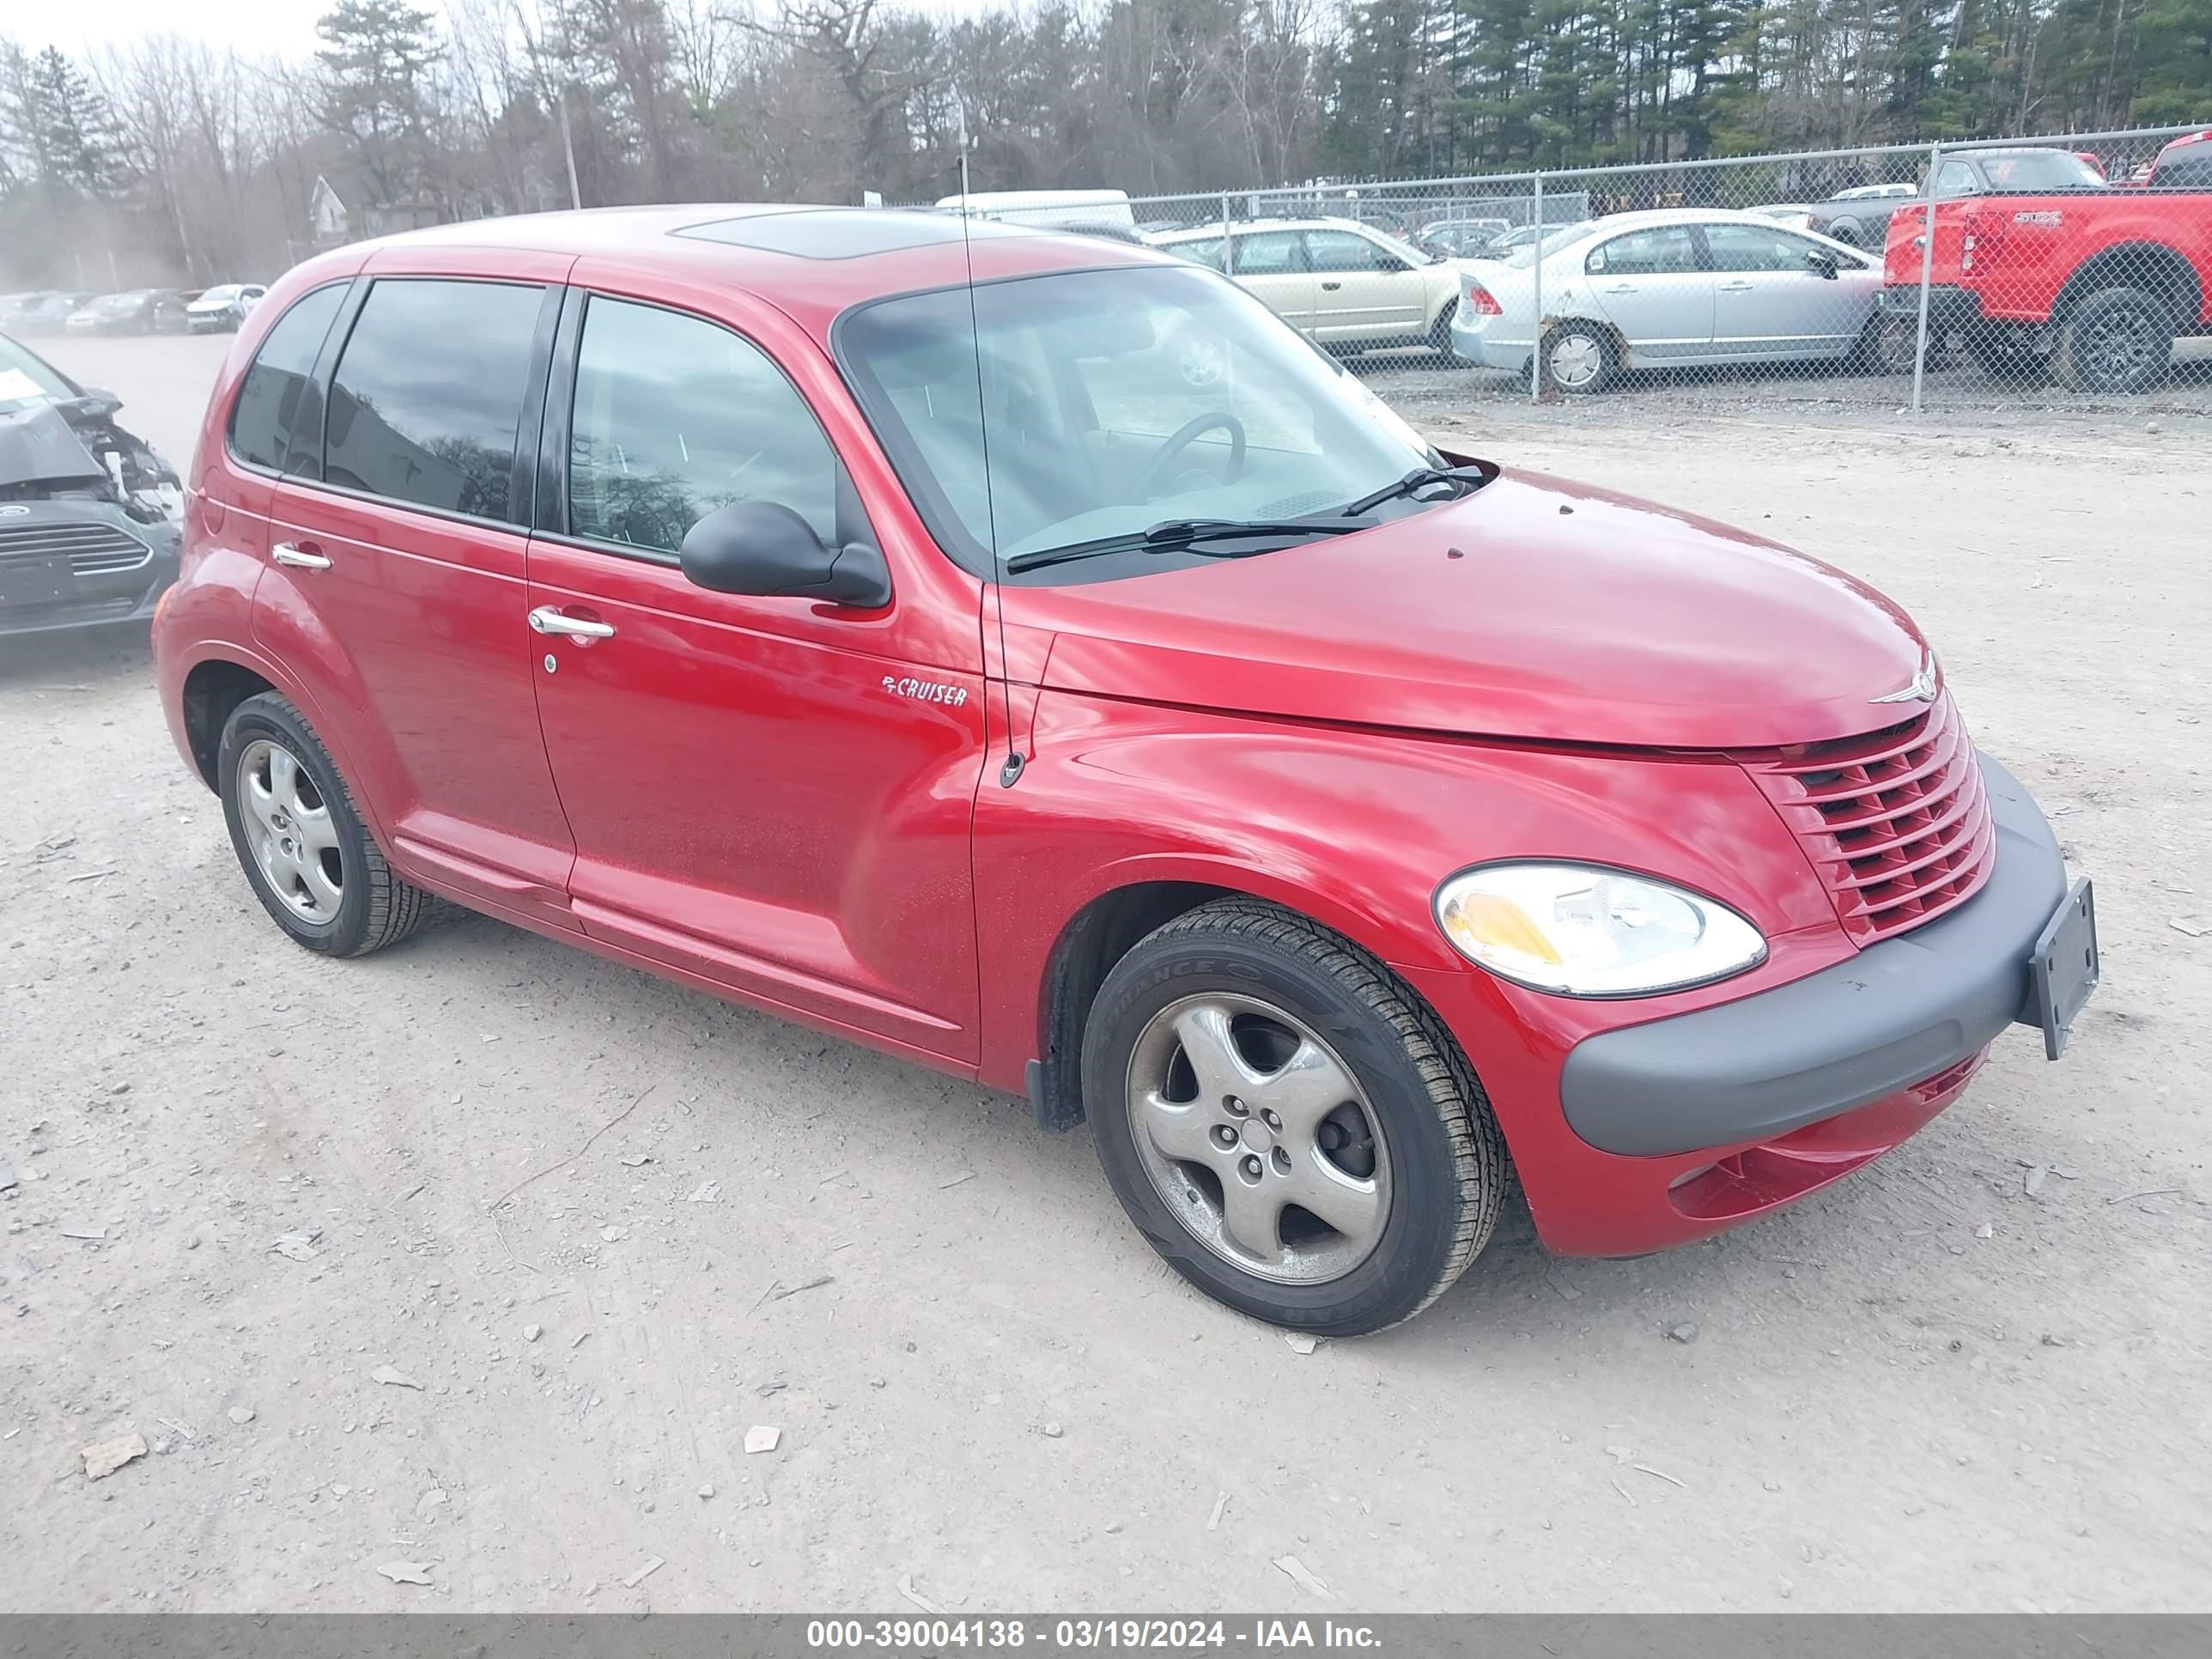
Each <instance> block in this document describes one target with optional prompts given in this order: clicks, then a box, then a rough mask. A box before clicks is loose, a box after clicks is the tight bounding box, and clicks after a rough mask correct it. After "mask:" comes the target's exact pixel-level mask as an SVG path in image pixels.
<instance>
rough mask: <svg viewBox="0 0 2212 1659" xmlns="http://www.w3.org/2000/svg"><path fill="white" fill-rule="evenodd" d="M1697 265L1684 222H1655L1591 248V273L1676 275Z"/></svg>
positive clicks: (1694, 247)
mask: <svg viewBox="0 0 2212 1659" xmlns="http://www.w3.org/2000/svg"><path fill="white" fill-rule="evenodd" d="M1697 268H1698V249H1697V245H1696V243H1695V242H1693V241H1692V240H1691V237H1690V228H1689V226H1687V225H1654V226H1653V227H1652V228H1650V229H1649V230H1632V231H1630V232H1629V233H1628V234H1626V236H1616V237H1614V238H1613V240H1611V241H1609V242H1606V243H1603V244H1601V245H1600V246H1597V247H1595V248H1593V249H1592V250H1591V251H1590V256H1589V271H1590V273H1591V274H1592V275H1593V276H1595V275H1597V274H1599V273H1601V272H1602V273H1603V274H1604V275H1606V276H1681V275H1683V274H1684V273H1686V272H1689V271H1694V270H1697Z"/></svg>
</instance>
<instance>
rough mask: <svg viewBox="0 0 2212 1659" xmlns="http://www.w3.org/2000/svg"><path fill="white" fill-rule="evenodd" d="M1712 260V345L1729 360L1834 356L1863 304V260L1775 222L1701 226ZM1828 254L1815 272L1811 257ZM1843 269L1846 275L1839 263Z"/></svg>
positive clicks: (1857, 324) (1850, 339) (1857, 322)
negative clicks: (1825, 269) (1825, 271)
mask: <svg viewBox="0 0 2212 1659" xmlns="http://www.w3.org/2000/svg"><path fill="white" fill-rule="evenodd" d="M1701 229H1702V230H1703V232H1704V234H1705V247H1706V250H1707V252H1709V253H1710V254H1711V257H1712V264H1713V349H1714V351H1715V352H1716V353H1717V354H1719V355H1722V356H1731V357H1840V356H1844V354H1845V353H1847V352H1849V351H1850V349H1851V347H1852V346H1853V345H1854V344H1855V343H1857V340H1858V335H1859V331H1860V330H1861V329H1862V328H1863V327H1864V326H1865V325H1866V320H1867V316H1868V313H1869V309H1870V307H1869V305H1868V303H1867V301H1868V293H1867V283H1866V282H1865V281H1864V279H1863V276H1862V275H1861V273H1862V272H1863V270H1864V269H1865V267H1864V266H1863V264H1862V263H1861V262H1860V261H1859V260H1858V259H1857V258H1855V257H1854V256H1852V255H1850V254H1848V253H1831V252H1830V250H1827V249H1824V248H1822V247H1820V245H1819V244H1818V243H1816V242H1812V241H1808V240H1806V239H1805V238H1804V237H1802V236H1800V235H1798V234H1796V233H1795V232H1794V231H1788V230H1784V229H1782V228H1780V227H1779V226H1778V227H1776V228H1773V229H1771V230H1770V229H1767V228H1764V227H1760V226H1753V225H1739V224H1709V225H1705V226H1703V227H1701ZM1816 252H1818V253H1822V254H1826V255H1828V256H1829V258H1828V264H1829V270H1830V274H1829V275H1826V276H1823V275H1822V274H1821V272H1820V270H1819V269H1818V268H1817V267H1816V266H1815V265H1814V264H1813V255H1814V254H1815V253H1816ZM1846 265H1848V266H1849V267H1850V270H1849V273H1848V275H1849V276H1850V280H1848V281H1847V280H1845V276H1846V272H1845V271H1844V269H1843V267H1844V266H1846Z"/></svg>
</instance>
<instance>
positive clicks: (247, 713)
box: [216, 691, 442, 957]
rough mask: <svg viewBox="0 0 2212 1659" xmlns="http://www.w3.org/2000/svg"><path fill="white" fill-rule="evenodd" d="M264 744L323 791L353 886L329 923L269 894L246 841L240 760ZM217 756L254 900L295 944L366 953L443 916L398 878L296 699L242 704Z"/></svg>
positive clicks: (334, 952) (332, 953)
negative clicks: (277, 747) (276, 747)
mask: <svg viewBox="0 0 2212 1659" xmlns="http://www.w3.org/2000/svg"><path fill="white" fill-rule="evenodd" d="M260 739H265V740H267V741H270V742H272V743H276V744H281V745H282V746H283V748H285V749H287V750H289V751H290V752H291V753H292V755H293V756H294V757H295V758H296V759H297V760H298V761H299V762H300V763H301V765H303V766H305V767H306V768H307V773H308V775H309V776H310V777H312V778H313V780H314V784H315V792H316V793H318V794H319V795H320V796H321V797H322V798H323V801H324V804H325V805H326V806H327V807H328V808H329V810H330V814H331V824H332V826H333V827H334V828H335V829H337V835H338V841H339V850H338V856H339V860H340V862H341V863H342V864H343V866H344V869H345V873H346V882H345V896H344V897H343V899H342V900H340V902H339V904H338V913H337V915H336V916H335V917H333V918H332V919H331V921H329V922H326V923H320V924H318V923H314V922H309V921H302V920H301V918H300V917H298V916H296V915H294V914H293V913H292V911H291V910H290V909H289V908H288V907H287V906H286V905H285V903H284V902H283V900H282V899H279V898H278V897H277V896H276V895H275V894H274V893H272V892H270V890H268V888H267V886H266V885H265V884H264V881H263V879H262V876H261V872H260V871H259V869H258V868H257V867H256V865H255V862H254V858H253V852H252V847H251V846H250V845H249V844H248V842H247V840H246V814H245V807H244V805H243V803H242V802H240V799H239V798H238V762H239V757H240V754H241V753H242V752H243V750H245V748H246V744H250V743H252V742H255V741H257V740H260ZM216 789H217V793H219V795H220V796H221V798H222V816H223V821H224V823H225V824H226V825H227V826H228V829H229V830H230V844H231V847H232V849H233V850H234V851H235V852H236V854H238V862H239V866H240V869H241V870H242V871H243V872H245V875H246V884H247V885H248V886H250V887H251V888H252V890H253V896H254V897H256V898H257V899H258V900H260V902H261V908H263V909H264V910H266V911H268V913H269V915H270V920H271V921H275V922H276V925H277V926H278V927H281V928H283V930H284V932H285V933H287V934H288V935H289V936H290V938H291V939H292V940H293V942H294V943H295V944H297V945H303V946H305V947H306V948H307V950H310V951H315V952H317V953H318V954H319V955H322V956H329V957H358V956H366V955H367V954H368V952H369V951H380V950H382V949H383V948H384V947H385V946H386V945H396V944H398V942H399V941H400V940H401V939H405V938H406V937H407V936H408V935H409V934H410V933H414V932H415V931H416V929H417V928H418V927H422V925H423V924H424V923H426V922H428V921H431V920H432V919H433V918H434V917H435V916H436V915H438V914H439V913H440V911H441V908H442V906H441V901H439V900H438V899H437V898H436V897H435V896H433V895H431V894H429V893H428V892H425V891H424V890H422V889H421V888H419V887H416V886H415V885H414V884H412V883H410V882H407V881H404V880H403V879H401V878H399V877H398V876H397V875H394V874H393V873H392V866H391V865H390V864H389V863H388V862H387V861H386V859H385V856H384V851H383V849H382V848H380V847H379V846H378V845H377V844H376V837H375V836H372V835H371V834H369V832H368V823H367V821H366V820H365V819H364V818H363V817H362V813H361V809H360V807H359V806H357V805H356V804H355V801H354V798H353V791H352V788H351V787H350V786H349V785H348V784H347V782H346V781H345V776H344V775H343V773H341V772H340V771H339V770H338V769H337V763H336V762H335V761H333V760H332V759H331V754H330V750H328V749H326V748H325V747H324V744H323V740H322V738H319V736H317V735H316V732H315V728H314V727H313V726H311V725H309V724H308V723H307V716H306V715H304V714H301V712H300V711H299V709H298V708H295V706H294V705H293V703H292V702H291V701H290V699H289V698H287V697H285V696H283V695H282V694H281V693H278V692H275V691H264V692H262V693H260V694H259V695H258V696H252V697H248V698H246V700H245V701H244V702H241V703H240V704H239V705H238V707H237V708H234V709H233V710H232V711H231V715H230V718H229V720H227V721H225V722H224V724H223V728H222V743H221V744H220V746H219V749H218V751H217V759H216Z"/></svg>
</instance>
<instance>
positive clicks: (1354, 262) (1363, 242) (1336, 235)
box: [1306, 230, 1406, 270]
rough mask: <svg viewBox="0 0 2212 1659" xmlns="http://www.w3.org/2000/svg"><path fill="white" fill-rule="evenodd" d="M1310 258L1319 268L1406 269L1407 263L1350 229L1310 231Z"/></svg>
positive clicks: (1307, 243)
mask: <svg viewBox="0 0 2212 1659" xmlns="http://www.w3.org/2000/svg"><path fill="white" fill-rule="evenodd" d="M1306 258H1307V259H1308V260H1310V262H1311V263H1312V265H1313V268H1314V269H1315V270H1404V269H1405V268H1406V262H1405V261H1404V260H1402V259H1400V258H1395V257H1394V256H1393V255H1391V254H1389V253H1386V252H1383V250H1382V249H1381V248H1379V247H1377V246H1375V244H1374V243H1372V242H1370V241H1369V240H1367V239H1366V238H1365V237H1364V236H1355V235H1354V234H1352V232H1350V231H1348V230H1310V231H1308V232H1307V233H1306Z"/></svg>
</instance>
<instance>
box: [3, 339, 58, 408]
mask: <svg viewBox="0 0 2212 1659" xmlns="http://www.w3.org/2000/svg"><path fill="white" fill-rule="evenodd" d="M74 397H76V390H75V388H73V387H72V386H70V383H69V382H68V381H67V380H64V379H62V377H61V376H60V375H58V374H55V373H54V371H53V370H52V369H51V368H48V367H47V366H46V364H45V363H44V362H40V360H39V359H38V358H36V357H34V356H32V355H31V354H30V353H29V352H27V351H26V350H24V349H23V348H22V347H21V346H19V345H17V344H16V343H15V342H14V341H13V340H10V339H8V338H6V337H4V336H0V415H12V414H14V413H15V411H16V410H20V409H28V408H29V407H31V405H32V404H51V403H60V402H65V401H66V400H68V399H69V398H74Z"/></svg>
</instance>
